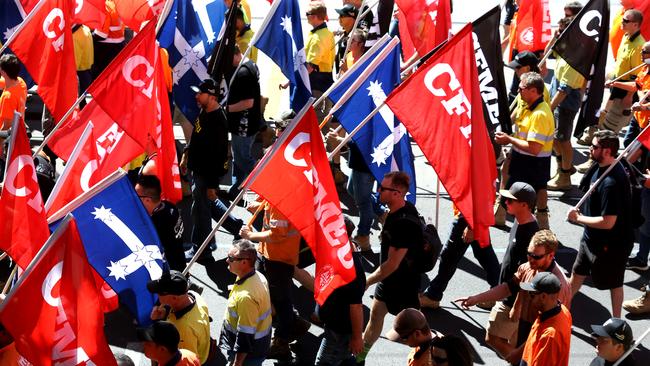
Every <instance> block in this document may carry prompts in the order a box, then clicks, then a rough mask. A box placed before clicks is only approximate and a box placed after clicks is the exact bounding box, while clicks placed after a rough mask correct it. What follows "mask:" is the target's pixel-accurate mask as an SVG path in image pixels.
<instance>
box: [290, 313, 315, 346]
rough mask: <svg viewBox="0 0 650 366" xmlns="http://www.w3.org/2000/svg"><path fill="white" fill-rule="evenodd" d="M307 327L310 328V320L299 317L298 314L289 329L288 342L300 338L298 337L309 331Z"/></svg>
mask: <svg viewBox="0 0 650 366" xmlns="http://www.w3.org/2000/svg"><path fill="white" fill-rule="evenodd" d="M309 328H311V323H310V322H308V321H307V320H305V319H303V318H301V317H300V316H296V317H295V319H294V320H293V325H292V326H291V329H290V330H289V340H288V342H293V341H295V340H296V339H300V337H302V336H304V335H305V334H307V332H309Z"/></svg>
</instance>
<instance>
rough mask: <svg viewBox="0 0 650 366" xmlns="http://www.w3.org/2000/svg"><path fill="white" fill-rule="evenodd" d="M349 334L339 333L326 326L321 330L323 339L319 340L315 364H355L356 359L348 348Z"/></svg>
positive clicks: (332, 365)
mask: <svg viewBox="0 0 650 366" xmlns="http://www.w3.org/2000/svg"><path fill="white" fill-rule="evenodd" d="M349 345H350V335H349V334H339V333H337V332H335V331H333V330H331V329H329V328H327V327H325V331H324V332H323V340H321V342H320V348H318V354H316V366H338V365H341V364H343V365H349V364H352V365H354V364H356V360H355V359H354V357H353V356H352V354H351V353H350V350H349V348H348V347H349Z"/></svg>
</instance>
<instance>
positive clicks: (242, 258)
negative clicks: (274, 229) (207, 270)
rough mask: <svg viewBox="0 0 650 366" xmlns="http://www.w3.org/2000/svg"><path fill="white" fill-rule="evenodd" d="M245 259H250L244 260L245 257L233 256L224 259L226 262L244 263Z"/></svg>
mask: <svg viewBox="0 0 650 366" xmlns="http://www.w3.org/2000/svg"><path fill="white" fill-rule="evenodd" d="M247 259H250V258H246V257H234V256H232V255H229V256H228V257H226V260H227V261H228V262H240V261H245V260H247Z"/></svg>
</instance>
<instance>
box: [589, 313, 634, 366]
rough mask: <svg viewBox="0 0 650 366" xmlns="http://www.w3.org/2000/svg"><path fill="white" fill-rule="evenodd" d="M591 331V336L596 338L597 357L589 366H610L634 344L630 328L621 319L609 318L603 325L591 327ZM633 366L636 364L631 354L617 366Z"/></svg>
mask: <svg viewBox="0 0 650 366" xmlns="http://www.w3.org/2000/svg"><path fill="white" fill-rule="evenodd" d="M591 330H592V331H593V332H592V333H591V336H592V337H594V338H596V353H597V354H598V357H596V358H594V359H593V361H591V363H590V364H589V366H612V365H613V364H614V363H616V361H618V360H619V359H621V357H622V356H623V354H624V353H625V352H627V351H628V350H629V349H630V347H632V344H633V343H634V336H633V335H632V328H630V325H629V324H628V323H627V322H626V321H625V320H623V319H621V318H609V319H608V320H607V321H606V322H605V323H604V324H603V325H597V324H594V325H592V326H591ZM634 365H636V362H635V360H634V357H633V356H632V355H631V354H630V355H628V356H627V357H625V358H624V359H623V360H622V361H621V363H619V366H634Z"/></svg>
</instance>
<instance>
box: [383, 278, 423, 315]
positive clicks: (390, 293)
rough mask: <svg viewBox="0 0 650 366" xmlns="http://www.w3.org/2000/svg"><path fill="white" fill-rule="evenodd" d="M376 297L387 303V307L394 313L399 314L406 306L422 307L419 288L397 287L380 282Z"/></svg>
mask: <svg viewBox="0 0 650 366" xmlns="http://www.w3.org/2000/svg"><path fill="white" fill-rule="evenodd" d="M375 299H377V300H379V301H382V302H384V303H386V308H387V309H388V312H389V313H391V314H392V315H397V314H398V313H399V312H400V311H402V310H404V309H406V308H415V309H419V308H420V299H419V298H418V290H417V288H416V289H407V288H404V287H402V288H396V287H393V286H386V285H385V284H384V283H382V282H379V283H378V284H377V287H376V288H375Z"/></svg>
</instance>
